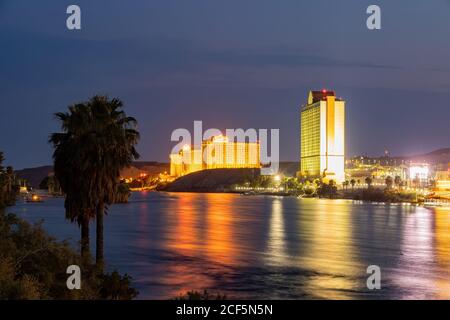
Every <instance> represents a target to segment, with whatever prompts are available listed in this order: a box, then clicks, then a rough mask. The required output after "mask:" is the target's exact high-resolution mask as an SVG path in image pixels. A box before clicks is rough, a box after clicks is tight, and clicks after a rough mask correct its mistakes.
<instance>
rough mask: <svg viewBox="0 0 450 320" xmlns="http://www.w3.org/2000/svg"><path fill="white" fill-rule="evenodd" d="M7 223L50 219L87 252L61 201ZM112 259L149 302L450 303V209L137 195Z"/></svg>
mask: <svg viewBox="0 0 450 320" xmlns="http://www.w3.org/2000/svg"><path fill="white" fill-rule="evenodd" d="M9 211H11V212H15V213H17V214H19V215H20V216H21V217H23V218H25V219H27V220H29V221H39V220H41V219H44V226H45V228H46V229H47V230H48V231H49V232H50V233H51V234H53V235H55V236H56V237H57V238H58V239H69V240H70V241H72V242H73V243H74V245H78V244H77V241H78V240H79V230H78V228H77V226H76V225H73V224H70V223H69V222H68V221H66V220H65V219H64V209H63V199H49V200H47V201H46V202H44V203H38V204H26V203H19V204H18V205H17V206H16V207H13V208H10V209H9ZM91 229H94V228H91ZM91 237H92V239H91V240H92V241H93V242H94V235H93V234H92V235H91ZM92 249H94V248H92ZM105 255H106V260H107V263H108V267H109V268H110V269H112V268H116V269H118V270H119V271H121V272H126V273H129V274H130V275H132V276H133V278H134V285H135V286H136V287H137V288H138V289H139V291H140V293H141V294H140V296H139V298H141V299H148V298H150V299H153V298H156V299H160V298H172V297H175V296H177V295H179V294H180V293H183V292H186V291H188V290H192V289H197V290H203V289H208V290H209V291H211V292H220V293H223V294H226V295H227V297H228V298H262V299H269V298H274V299H276V298H288V299H301V298H332V299H353V298H360V299H361V298H362V299H378V298H395V299H413V298H417V299H445V298H446V299H449V298H450V209H426V208H423V207H414V206H409V205H387V204H368V203H358V202H352V201H344V200H319V199H296V198H281V197H272V196H267V197H263V196H240V195H232V194H191V193H174V194H167V193H135V194H133V196H132V198H131V201H130V203H129V204H124V205H116V206H113V207H111V208H110V210H109V214H108V216H107V217H106V218H105ZM369 265H378V266H380V268H381V284H382V289H381V290H375V291H370V290H368V289H367V287H366V279H367V276H368V274H367V273H366V268H367V267H368V266H369Z"/></svg>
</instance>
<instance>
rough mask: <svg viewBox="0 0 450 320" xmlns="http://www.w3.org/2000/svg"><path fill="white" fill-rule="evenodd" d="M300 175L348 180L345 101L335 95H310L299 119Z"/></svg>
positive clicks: (311, 93)
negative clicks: (346, 177)
mask: <svg viewBox="0 0 450 320" xmlns="http://www.w3.org/2000/svg"><path fill="white" fill-rule="evenodd" d="M300 128H301V129H300V174H301V175H302V176H305V177H312V178H319V177H322V178H323V179H324V181H329V180H334V181H335V182H337V183H340V182H342V181H344V180H345V156H344V154H345V101H344V100H342V99H340V98H336V95H335V93H334V91H327V90H322V91H310V92H309V97H308V103H307V104H306V105H304V106H302V108H301V115H300Z"/></svg>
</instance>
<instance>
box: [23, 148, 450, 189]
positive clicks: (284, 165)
mask: <svg viewBox="0 0 450 320" xmlns="http://www.w3.org/2000/svg"><path fill="white" fill-rule="evenodd" d="M396 158H401V159H405V160H410V161H413V162H427V163H430V164H432V165H438V164H441V165H444V166H445V165H446V164H448V163H450V148H445V149H439V150H436V151H433V152H430V153H426V154H421V155H413V156H405V157H396ZM169 167H170V166H169V164H168V163H161V162H156V161H136V162H134V163H133V165H132V166H131V167H130V168H127V169H125V170H123V172H122V176H123V177H133V178H136V177H138V176H139V174H141V173H147V174H149V175H157V174H159V173H163V172H168V171H169ZM298 168H299V162H296V161H283V162H280V168H279V170H280V172H282V173H283V174H285V175H288V176H295V173H296V172H297V171H298ZM52 172H53V166H41V167H36V168H27V169H23V170H18V171H16V174H17V176H18V177H19V178H21V179H26V180H27V181H28V184H29V185H30V186H32V187H34V188H37V187H38V186H39V184H40V183H41V181H42V180H43V179H44V178H45V177H47V176H48V175H49V174H51V173H52Z"/></svg>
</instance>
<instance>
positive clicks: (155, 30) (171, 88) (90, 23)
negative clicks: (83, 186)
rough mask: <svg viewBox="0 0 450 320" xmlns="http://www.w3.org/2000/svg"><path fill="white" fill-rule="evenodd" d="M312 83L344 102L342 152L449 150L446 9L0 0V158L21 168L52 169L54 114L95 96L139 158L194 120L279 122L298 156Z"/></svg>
mask: <svg viewBox="0 0 450 320" xmlns="http://www.w3.org/2000/svg"><path fill="white" fill-rule="evenodd" d="M70 4H78V5H79V6H80V7H81V10H82V30H81V31H69V30H67V29H66V25H65V24H66V18H67V15H66V8H67V6H68V5H70ZM370 4H378V5H380V6H381V9H382V30H380V31H369V30H368V29H367V28H366V18H367V14H366V13H365V11H366V8H367V7H368V5H370ZM321 88H329V89H334V90H336V91H337V95H338V96H340V97H342V98H344V99H346V100H347V156H353V155H355V154H368V155H378V154H381V153H382V152H383V150H384V149H385V148H387V149H389V150H390V151H391V153H392V154H394V155H407V154H416V153H422V152H428V151H432V150H434V149H437V148H443V147H450V1H449V0H431V1H419V0H399V1H365V0H345V1H336V0H314V1H313V0H310V1H299V0H282V1H276V0H270V1H269V0H244V1H243V0H226V1H225V0H216V1H211V0H192V1H185V0H159V1H140V0H133V1H120V0H95V1H92V0H86V1H85V0H71V1H65V0H53V1H49V0H41V1H29V0H28V1H26V0H0V150H3V151H4V152H5V153H6V157H7V161H6V163H7V164H11V165H13V166H14V167H15V168H17V169H20V168H23V167H30V166H37V165H44V164H50V163H51V154H52V149H51V146H50V145H49V144H48V143H47V140H48V135H49V134H50V133H51V132H55V131H58V130H59V125H58V123H57V122H56V121H55V119H54V118H53V113H54V112H57V111H63V110H65V109H66V108H67V106H68V105H69V104H72V103H75V102H79V101H84V100H86V99H87V98H89V97H90V96H92V95H94V94H108V95H109V96H110V97H119V98H121V99H122V100H123V101H124V103H125V106H126V109H125V110H126V112H127V113H128V114H129V115H132V116H134V117H136V118H137V119H138V121H139V130H140V132H141V136H142V138H141V141H140V144H139V147H138V149H139V152H140V153H141V155H142V158H141V159H142V160H157V161H165V162H167V161H168V153H169V152H170V150H171V149H172V147H173V146H174V145H175V143H174V142H171V141H170V135H171V132H172V131H173V130H174V129H176V128H187V129H190V130H192V128H193V121H194V120H203V126H204V128H219V129H223V130H224V129H226V128H256V129H259V128H267V129H270V128H280V142H281V146H280V158H281V159H282V160H298V157H299V105H300V104H303V103H304V102H305V101H306V98H307V93H308V91H309V90H310V89H321Z"/></svg>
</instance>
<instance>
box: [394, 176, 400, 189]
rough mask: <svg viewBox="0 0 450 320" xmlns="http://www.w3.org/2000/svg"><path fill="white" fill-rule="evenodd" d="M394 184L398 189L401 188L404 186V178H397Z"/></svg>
mask: <svg viewBox="0 0 450 320" xmlns="http://www.w3.org/2000/svg"><path fill="white" fill-rule="evenodd" d="M394 184H395V185H396V187H397V188H399V187H400V186H401V184H402V178H401V177H400V176H395V178H394Z"/></svg>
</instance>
